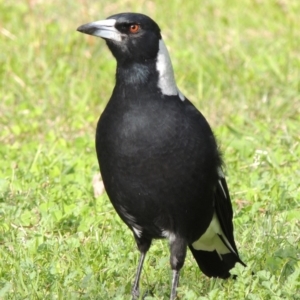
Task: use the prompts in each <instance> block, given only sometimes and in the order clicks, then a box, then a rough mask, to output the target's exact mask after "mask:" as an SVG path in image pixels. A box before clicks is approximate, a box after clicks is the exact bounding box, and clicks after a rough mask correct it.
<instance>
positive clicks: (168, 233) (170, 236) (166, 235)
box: [161, 230, 176, 243]
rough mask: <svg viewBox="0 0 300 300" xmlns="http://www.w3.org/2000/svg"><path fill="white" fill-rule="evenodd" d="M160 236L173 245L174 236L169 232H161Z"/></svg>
mask: <svg viewBox="0 0 300 300" xmlns="http://www.w3.org/2000/svg"><path fill="white" fill-rule="evenodd" d="M161 235H162V236H163V237H165V238H167V239H169V241H170V243H173V242H174V241H175V238H176V236H175V234H174V233H173V232H171V231H169V230H163V231H162V232H161Z"/></svg>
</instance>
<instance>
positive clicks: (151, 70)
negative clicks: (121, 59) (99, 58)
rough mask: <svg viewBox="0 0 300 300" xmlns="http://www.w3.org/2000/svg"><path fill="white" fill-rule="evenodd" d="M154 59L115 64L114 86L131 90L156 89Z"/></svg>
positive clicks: (156, 78) (156, 79)
mask: <svg viewBox="0 0 300 300" xmlns="http://www.w3.org/2000/svg"><path fill="white" fill-rule="evenodd" d="M158 78H159V73H158V71H157V69H156V59H149V60H145V61H143V62H130V63H123V64H119V63H118V64H117V72H116V86H119V87H122V88H124V87H129V88H131V89H145V88H147V89H149V88H150V89H158Z"/></svg>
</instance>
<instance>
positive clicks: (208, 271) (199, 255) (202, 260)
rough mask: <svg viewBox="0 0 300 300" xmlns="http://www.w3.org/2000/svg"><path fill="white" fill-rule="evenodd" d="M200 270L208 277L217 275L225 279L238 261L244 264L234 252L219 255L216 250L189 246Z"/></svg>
mask: <svg viewBox="0 0 300 300" xmlns="http://www.w3.org/2000/svg"><path fill="white" fill-rule="evenodd" d="M189 248H190V250H191V252H192V254H193V256H194V258H195V260H196V262H197V264H198V266H199V268H200V270H201V271H202V272H203V273H204V274H205V275H206V276H208V277H219V278H222V279H226V278H228V277H230V273H229V271H230V269H232V268H233V267H234V265H235V264H236V263H237V262H239V263H241V264H242V265H243V266H246V265H245V264H244V263H243V262H242V261H241V259H240V258H239V257H238V256H237V255H236V254H235V253H227V254H221V255H219V254H218V253H217V251H203V250H195V249H194V248H193V246H192V245H190V246H189Z"/></svg>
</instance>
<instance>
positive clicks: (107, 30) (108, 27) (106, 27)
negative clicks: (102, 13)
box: [86, 19, 122, 42]
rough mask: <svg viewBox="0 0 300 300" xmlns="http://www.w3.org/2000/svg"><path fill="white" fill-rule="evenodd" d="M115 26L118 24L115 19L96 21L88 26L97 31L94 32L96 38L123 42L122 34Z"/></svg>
mask: <svg viewBox="0 0 300 300" xmlns="http://www.w3.org/2000/svg"><path fill="white" fill-rule="evenodd" d="M115 24H116V20H115V19H108V20H101V21H95V22H92V23H89V24H86V25H89V26H91V27H94V28H95V31H94V32H93V35H94V36H99V37H101V38H104V39H109V40H114V41H117V42H121V41H122V35H121V32H120V31H118V30H117V29H116V28H115Z"/></svg>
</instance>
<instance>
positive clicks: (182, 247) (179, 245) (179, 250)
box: [170, 237, 187, 300]
mask: <svg viewBox="0 0 300 300" xmlns="http://www.w3.org/2000/svg"><path fill="white" fill-rule="evenodd" d="M186 249H187V243H186V241H185V240H184V239H183V238H181V237H175V238H174V239H172V240H171V241H170V251H171V257H170V263H171V268H172V270H173V278H172V288H171V295H170V300H175V298H176V295H177V293H176V289H177V287H178V283H179V273H180V269H181V268H182V267H183V264H184V260H185V256H186Z"/></svg>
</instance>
